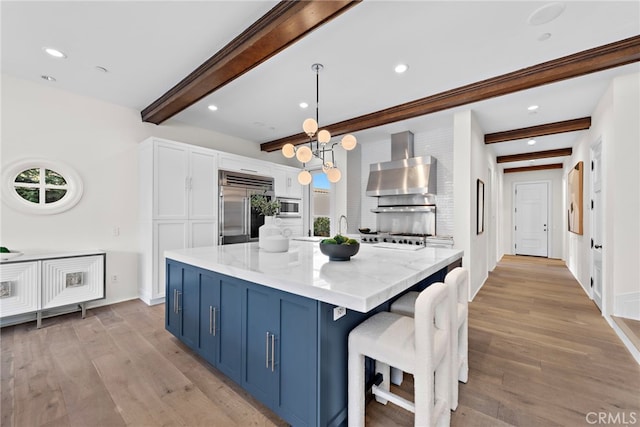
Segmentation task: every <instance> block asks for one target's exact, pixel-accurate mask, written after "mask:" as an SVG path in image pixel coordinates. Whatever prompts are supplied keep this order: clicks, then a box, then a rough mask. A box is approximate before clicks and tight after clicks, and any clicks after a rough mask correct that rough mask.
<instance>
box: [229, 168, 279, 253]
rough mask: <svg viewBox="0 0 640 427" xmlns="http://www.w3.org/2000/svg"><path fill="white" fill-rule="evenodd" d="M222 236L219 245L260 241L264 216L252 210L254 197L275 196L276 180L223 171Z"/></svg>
mask: <svg viewBox="0 0 640 427" xmlns="http://www.w3.org/2000/svg"><path fill="white" fill-rule="evenodd" d="M218 182H219V183H220V193H219V194H220V209H219V218H220V227H219V230H220V237H219V240H218V243H219V244H221V245H228V244H231V243H245V242H250V241H257V240H258V228H260V226H261V225H263V224H264V216H262V215H260V214H259V213H258V212H257V211H256V210H255V209H253V208H252V207H251V196H252V195H254V194H262V195H265V196H267V197H269V198H273V197H274V192H273V178H271V177H266V176H258V175H250V174H244V173H240V172H230V171H223V170H221V171H220V176H219V181H218Z"/></svg>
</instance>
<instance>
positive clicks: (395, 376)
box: [391, 366, 404, 385]
mask: <svg viewBox="0 0 640 427" xmlns="http://www.w3.org/2000/svg"><path fill="white" fill-rule="evenodd" d="M403 380H404V372H402V369H398V368H394V367H393V366H392V367H391V384H394V385H402V381H403Z"/></svg>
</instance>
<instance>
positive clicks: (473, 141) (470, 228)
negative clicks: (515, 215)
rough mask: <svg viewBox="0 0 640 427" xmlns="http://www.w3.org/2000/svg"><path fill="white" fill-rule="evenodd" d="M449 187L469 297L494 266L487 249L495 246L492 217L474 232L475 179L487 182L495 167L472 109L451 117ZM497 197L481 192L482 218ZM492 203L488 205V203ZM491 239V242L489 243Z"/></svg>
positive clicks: (495, 184)
mask: <svg viewBox="0 0 640 427" xmlns="http://www.w3.org/2000/svg"><path fill="white" fill-rule="evenodd" d="M453 160H454V168H453V172H454V173H453V188H454V193H453V194H454V205H455V213H454V234H453V240H454V243H455V247H456V248H458V249H462V250H463V251H464V257H463V260H462V264H463V266H464V267H466V268H467V269H469V275H470V284H469V294H470V298H473V296H475V295H476V294H477V293H478V291H479V290H480V288H481V287H482V285H483V284H484V282H485V280H486V279H487V277H488V273H489V270H491V269H493V267H495V263H494V262H493V256H491V257H489V256H488V252H489V251H490V250H491V248H493V247H495V246H494V245H495V239H496V236H497V227H496V226H495V224H496V222H497V218H496V220H486V221H485V231H484V233H482V234H477V233H476V206H477V205H476V204H477V193H476V183H477V180H478V179H480V180H482V181H483V182H484V183H485V190H487V186H486V184H487V183H489V182H490V181H489V179H490V174H491V175H493V174H494V173H495V171H496V170H497V165H496V163H495V157H494V156H493V155H492V154H491V153H490V152H489V150H488V149H487V147H486V146H485V144H484V132H483V131H482V129H481V128H480V126H479V125H478V122H477V120H476V118H475V115H474V114H473V112H472V111H462V112H459V113H456V114H455V115H454V121H453ZM491 182H492V185H489V186H488V189H489V190H490V191H491V192H493V191H495V190H496V188H497V189H500V186H501V182H500V180H499V179H495V180H492V181H491ZM498 200H499V198H498V197H494V196H493V194H491V193H487V194H485V218H486V217H487V212H498V205H497V203H498ZM490 203H493V205H492V206H491V207H489V206H488V205H489V204H490ZM492 239H494V244H490V242H491V240H492Z"/></svg>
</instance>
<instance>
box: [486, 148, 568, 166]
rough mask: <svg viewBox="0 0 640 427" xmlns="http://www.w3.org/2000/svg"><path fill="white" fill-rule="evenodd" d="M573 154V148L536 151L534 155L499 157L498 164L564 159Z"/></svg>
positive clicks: (522, 154)
mask: <svg viewBox="0 0 640 427" xmlns="http://www.w3.org/2000/svg"><path fill="white" fill-rule="evenodd" d="M572 152H573V148H571V147H569V148H560V149H558V150H547V151H536V152H533V153H521V154H512V155H510V156H498V157H496V162H498V163H510V162H522V161H526V160H536V159H548V158H549V157H564V156H570V155H571V153H572Z"/></svg>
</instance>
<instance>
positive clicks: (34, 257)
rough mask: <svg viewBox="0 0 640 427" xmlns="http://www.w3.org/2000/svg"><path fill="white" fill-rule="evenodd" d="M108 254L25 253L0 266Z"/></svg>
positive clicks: (72, 252) (103, 252)
mask: <svg viewBox="0 0 640 427" xmlns="http://www.w3.org/2000/svg"><path fill="white" fill-rule="evenodd" d="M103 254H106V251H104V250H102V249H93V250H78V251H60V252H36V251H34V252H31V251H27V252H24V253H23V254H22V255H19V256H17V257H14V258H10V259H0V264H10V263H14V262H27V261H38V260H43V259H55V258H71V257H79V256H89V255H103Z"/></svg>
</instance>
